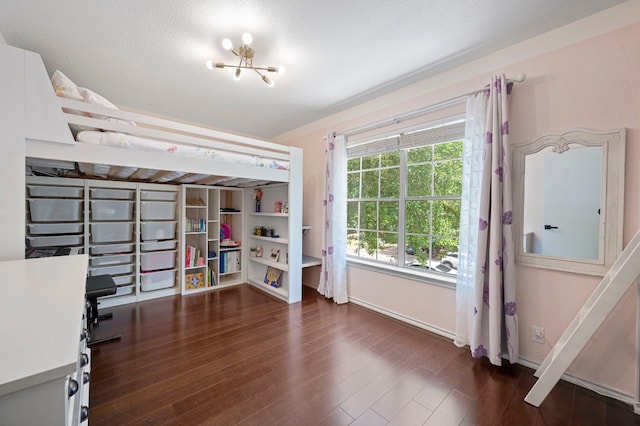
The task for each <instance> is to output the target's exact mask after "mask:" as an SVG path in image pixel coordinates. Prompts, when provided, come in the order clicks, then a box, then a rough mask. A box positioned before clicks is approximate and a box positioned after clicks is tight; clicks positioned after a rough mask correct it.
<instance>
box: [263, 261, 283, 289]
mask: <svg viewBox="0 0 640 426" xmlns="http://www.w3.org/2000/svg"><path fill="white" fill-rule="evenodd" d="M264 283H265V284H268V285H270V286H271V287H275V288H279V287H280V286H281V285H282V271H281V270H280V269H278V268H274V267H273V266H267V273H266V274H264Z"/></svg>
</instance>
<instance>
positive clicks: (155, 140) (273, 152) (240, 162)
mask: <svg viewBox="0 0 640 426" xmlns="http://www.w3.org/2000/svg"><path fill="white" fill-rule="evenodd" d="M52 81H53V85H52V90H53V88H54V86H55V90H56V93H57V94H58V96H57V97H55V100H56V101H57V104H58V105H59V106H58V107H57V108H60V111H61V112H62V117H60V118H59V119H63V120H64V121H65V122H66V123H67V124H68V125H69V131H68V132H67V133H68V134H67V137H66V138H65V141H64V144H62V145H60V144H58V143H52V142H51V141H46V140H34V139H27V143H26V147H25V148H26V151H25V153H26V165H27V166H28V167H31V169H42V168H43V167H45V168H46V167H47V166H49V167H50V168H52V169H56V170H60V169H62V170H65V169H66V170H73V171H74V174H77V175H79V176H80V177H93V178H102V179H105V178H108V179H116V180H133V181H141V182H161V183H174V184H183V183H189V184H204V185H217V186H234V187H252V186H259V185H264V184H267V183H269V182H289V180H290V175H291V173H292V171H295V170H296V169H297V165H294V166H293V168H292V167H291V164H292V162H297V161H299V159H298V158H292V153H293V154H294V157H296V156H295V154H298V151H299V149H298V148H291V147H288V146H285V145H279V144H275V143H271V142H268V141H263V140H258V139H254V138H249V137H245V136H239V135H234V134H229V133H224V132H220V131H216V130H211V129H206V128H202V127H197V126H193V125H189V124H183V123H178V122H175V121H170V120H166V119H161V118H157V117H153V116H149V115H144V114H139V113H132V112H126V111H120V110H118V109H116V107H115V106H114V105H113V104H111V103H110V102H108V101H107V100H106V99H104V98H102V97H101V96H100V95H97V94H95V93H94V92H92V91H90V90H89V89H84V88H77V87H76V86H75V85H74V84H73V82H71V81H70V80H69V79H68V78H66V76H64V74H62V73H60V72H59V71H56V72H55V73H54V76H53V79H52ZM61 82H62V83H61ZM78 89H80V92H82V95H80V92H79V91H78ZM52 90H51V91H52ZM51 91H49V92H51ZM72 92H73V95H72V96H71V98H69V96H67V97H61V96H60V95H63V96H64V95H65V94H67V95H68V94H69V93H72ZM47 95H49V96H48V97H50V95H51V93H40V94H39V96H47ZM82 97H84V100H83V101H81V100H79V99H80V98H82ZM96 99H97V100H98V101H97V102H96V101H95V100H96ZM87 101H89V102H87ZM92 101H93V102H92ZM39 103H44V102H42V101H41V100H39ZM52 107H53V108H56V106H52ZM73 135H75V138H74V137H73ZM96 159H100V160H99V161H96ZM52 160H53V161H52Z"/></svg>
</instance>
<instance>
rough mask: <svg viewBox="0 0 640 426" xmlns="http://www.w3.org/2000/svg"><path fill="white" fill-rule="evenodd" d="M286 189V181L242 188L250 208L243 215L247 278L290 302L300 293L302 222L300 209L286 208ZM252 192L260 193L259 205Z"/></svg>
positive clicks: (262, 288)
mask: <svg viewBox="0 0 640 426" xmlns="http://www.w3.org/2000/svg"><path fill="white" fill-rule="evenodd" d="M289 189H290V187H289V184H275V185H266V186H262V187H259V188H252V189H246V190H245V201H246V203H247V205H248V206H250V207H251V208H252V211H251V212H248V213H247V215H246V216H247V228H246V230H247V234H248V235H247V237H248V238H247V239H248V241H249V243H248V244H249V253H250V256H249V262H248V272H247V280H248V282H249V283H250V284H252V285H254V286H255V287H257V288H259V289H261V290H263V291H266V292H268V293H270V294H273V295H275V296H277V297H279V298H280V299H282V300H284V301H286V302H288V303H293V302H297V301H299V300H300V299H301V292H302V290H301V288H302V287H301V285H302V272H301V260H302V254H301V250H300V247H301V239H302V224H301V223H300V222H301V214H300V212H299V211H294V212H292V211H291V210H290V209H291V204H290V200H291V198H290V197H289ZM256 191H260V192H261V194H262V198H261V200H260V206H259V208H258V207H257V205H256V199H255V198H256V197H255V194H256ZM294 204H295V205H297V203H294ZM257 210H259V211H257ZM260 254H262V255H261V256H260Z"/></svg>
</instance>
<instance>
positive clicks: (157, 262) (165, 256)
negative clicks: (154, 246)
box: [140, 251, 176, 271]
mask: <svg viewBox="0 0 640 426" xmlns="http://www.w3.org/2000/svg"><path fill="white" fill-rule="evenodd" d="M175 266H176V251H156V252H151V253H142V254H141V255H140V270H142V271H155V270H158V269H169V268H175Z"/></svg>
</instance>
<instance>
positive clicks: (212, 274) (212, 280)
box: [208, 269, 218, 287]
mask: <svg viewBox="0 0 640 426" xmlns="http://www.w3.org/2000/svg"><path fill="white" fill-rule="evenodd" d="M208 285H209V287H215V286H217V285H218V282H217V281H216V271H215V270H213V269H209V281H208Z"/></svg>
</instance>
